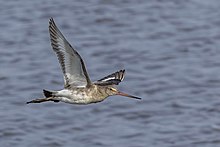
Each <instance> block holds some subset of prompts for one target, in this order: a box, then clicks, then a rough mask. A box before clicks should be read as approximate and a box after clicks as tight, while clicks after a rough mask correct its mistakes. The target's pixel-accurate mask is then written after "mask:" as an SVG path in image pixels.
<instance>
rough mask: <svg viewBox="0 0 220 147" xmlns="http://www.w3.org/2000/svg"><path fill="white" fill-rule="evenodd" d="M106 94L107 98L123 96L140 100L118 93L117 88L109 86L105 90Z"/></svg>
mask: <svg viewBox="0 0 220 147" xmlns="http://www.w3.org/2000/svg"><path fill="white" fill-rule="evenodd" d="M106 93H107V94H108V96H112V95H121V96H125V97H129V98H134V99H141V98H139V97H136V96H133V95H130V94H127V93H124V92H121V91H119V90H118V89H117V88H115V87H113V86H110V87H107V88H106Z"/></svg>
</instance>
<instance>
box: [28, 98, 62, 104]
mask: <svg viewBox="0 0 220 147" xmlns="http://www.w3.org/2000/svg"><path fill="white" fill-rule="evenodd" d="M46 101H54V102H59V100H53V98H52V97H47V98H39V99H34V100H32V101H29V102H27V104H29V103H42V102H46Z"/></svg>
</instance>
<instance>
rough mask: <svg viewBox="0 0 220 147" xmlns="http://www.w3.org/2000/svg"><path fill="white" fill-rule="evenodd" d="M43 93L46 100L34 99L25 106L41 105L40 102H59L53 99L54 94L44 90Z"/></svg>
mask: <svg viewBox="0 0 220 147" xmlns="http://www.w3.org/2000/svg"><path fill="white" fill-rule="evenodd" d="M43 92H44V95H45V97H46V98H38V99H34V100H31V101H29V102H27V104H29V103H42V102H47V101H54V102H59V100H56V99H54V94H55V92H53V91H49V90H45V89H44V90H43Z"/></svg>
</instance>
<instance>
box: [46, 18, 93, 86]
mask: <svg viewBox="0 0 220 147" xmlns="http://www.w3.org/2000/svg"><path fill="white" fill-rule="evenodd" d="M49 32H50V40H51V45H52V48H53V50H54V51H55V53H56V55H57V57H58V60H59V62H60V65H61V69H62V71H63V74H64V87H65V88H67V87H85V86H89V85H91V81H90V79H89V76H88V73H87V71H86V67H85V64H84V62H83V60H82V58H81V57H80V55H79V54H78V53H77V52H76V50H74V48H73V47H72V46H71V45H70V44H69V42H68V41H67V40H66V39H65V37H64V36H63V34H62V33H61V32H60V30H59V29H58V28H57V26H56V24H55V22H54V20H53V18H51V19H50V21H49Z"/></svg>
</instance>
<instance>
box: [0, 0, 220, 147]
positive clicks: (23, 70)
mask: <svg viewBox="0 0 220 147" xmlns="http://www.w3.org/2000/svg"><path fill="white" fill-rule="evenodd" d="M219 7H220V1H218V0H209V1H207V0H185V1H175V0H170V1H166V0H152V1H150V0H149V1H146V0H136V1H128V0H94V1H83V0H82V1H71V0H69V1H67V0H66V1H59V0H56V1H43V0H38V1H28V0H20V1H13V0H9V1H7V2H6V1H1V5H0V12H1V15H0V20H1V22H0V28H1V35H0V63H1V64H0V68H1V70H0V91H1V92H0V97H1V104H0V118H1V119H0V120H1V121H0V146H4V147H11V146H16V147H30V146H31V147H39V146H41V147H70V146H77V147H86V146H90V147H98V146H100V147H103V146H104V147H112V146H120V147H146V146H148V147H161V146H162V147H186V146H187V147H215V146H216V147H217V146H220V139H219V133H220V99H219V96H220V29H219V26H220V20H219V18H220V10H219ZM50 17H54V19H55V21H56V23H57V25H58V27H59V28H60V29H61V31H62V32H63V33H64V35H65V36H66V38H67V39H68V40H69V42H71V44H72V45H74V46H76V47H77V50H78V52H79V53H80V54H81V56H82V57H83V59H84V60H85V63H86V65H87V70H88V71H89V74H90V76H91V79H93V80H97V79H99V78H102V77H103V76H106V75H108V74H110V73H113V72H115V71H117V70H120V69H123V68H125V69H126V71H127V72H126V78H125V80H124V81H123V82H122V83H121V84H120V85H119V89H120V90H122V91H125V92H129V93H130V94H134V95H137V96H140V97H142V98H143V100H141V101H137V100H133V99H127V98H123V97H119V96H115V97H109V98H108V99H107V100H105V101H103V102H102V103H97V104H91V105H87V106H77V105H70V104H65V103H52V102H48V103H42V104H33V105H26V104H25V102H26V101H29V100H31V99H33V98H38V97H42V96H43V95H42V89H52V90H58V89H62V87H63V79H62V73H61V71H60V67H59V64H58V61H57V59H56V56H55V54H54V53H53V51H52V49H51V47H50V42H49V34H48V20H49V18H50Z"/></svg>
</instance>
